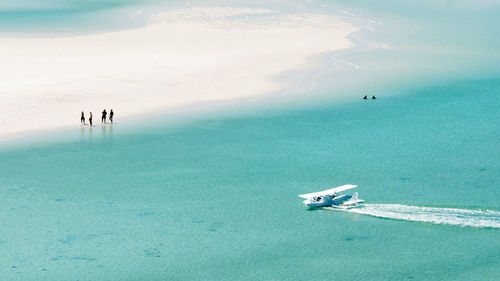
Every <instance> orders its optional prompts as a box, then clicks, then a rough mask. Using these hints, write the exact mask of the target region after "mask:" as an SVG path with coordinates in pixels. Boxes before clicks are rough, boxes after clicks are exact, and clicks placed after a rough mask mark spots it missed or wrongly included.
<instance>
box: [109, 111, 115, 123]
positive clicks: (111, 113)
mask: <svg viewBox="0 0 500 281" xmlns="http://www.w3.org/2000/svg"><path fill="white" fill-rule="evenodd" d="M113 115H115V113H114V112H113V109H111V111H109V121H110V122H111V124H113Z"/></svg>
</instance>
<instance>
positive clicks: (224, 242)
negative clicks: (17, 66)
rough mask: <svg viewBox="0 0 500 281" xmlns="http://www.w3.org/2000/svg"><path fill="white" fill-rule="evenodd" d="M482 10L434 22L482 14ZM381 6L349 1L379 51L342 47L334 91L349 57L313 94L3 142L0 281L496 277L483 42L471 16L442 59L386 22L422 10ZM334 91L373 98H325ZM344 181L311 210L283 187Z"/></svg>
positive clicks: (491, 113) (495, 151)
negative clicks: (343, 188) (238, 109)
mask: <svg viewBox="0 0 500 281" xmlns="http://www.w3.org/2000/svg"><path fill="white" fill-rule="evenodd" d="M49 2H50V1H47V2H46V3H49ZM448 2H449V3H451V4H450V5H451V6H450V5H448V6H450V7H448V6H446V7H445V8H446V9H462V10H459V11H458V12H456V13H458V14H460V13H462V12H463V11H464V10H465V8H464V7H462V6H463V3H462V2H457V3H455V2H453V1H448ZM21 3H23V2H21ZM26 3H28V4H29V1H26ZM40 3H42V2H40ZM54 3H56V1H54V2H51V4H54ZM61 3H62V2H61ZM116 3H118V2H116ZM321 3H323V2H321ZM321 3H320V4H321ZM398 3H399V2H398ZM28 4H27V5H28ZM323 4H325V5H330V6H328V7H329V9H334V8H336V7H337V6H338V7H344V6H345V5H347V4H343V3H342V2H341V1H340V2H337V3H334V4H332V3H329V2H324V3H323ZM410 4H411V3H409V4H408V5H410ZM136 5H140V3H139V4H136ZM318 5H319V4H318ZM371 5H373V4H371ZM491 5H492V6H491V7H479V8H477V9H478V10H477V11H476V10H471V11H470V12H471V13H472V14H471V15H470V18H466V19H464V18H456V19H455V18H454V14H451V15H448V17H446V18H445V19H446V21H445V22H446V24H447V25H446V26H445V27H442V28H444V29H448V28H450V26H451V25H452V23H453V21H455V22H456V23H457V26H459V27H460V26H463V23H462V21H464V20H472V21H473V20H475V19H477V20H478V22H475V23H474V24H473V25H479V24H480V23H489V22H491V23H494V22H495V21H494V20H492V19H491V18H489V17H488V15H489V12H488V9H490V10H495V9H498V5H497V4H495V2H491ZM0 7H1V6H0ZM319 7H321V6H319ZM391 7H393V9H395V10H396V11H395V10H391V9H389V8H388V7H386V8H383V7H378V8H374V7H370V6H369V4H368V3H363V2H357V3H355V4H353V8H352V10H353V11H365V13H366V15H372V16H373V17H375V18H377V17H378V18H380V19H385V21H386V23H387V27H386V29H384V27H379V28H378V30H382V31H380V32H381V33H380V34H381V36H382V37H380V38H382V39H384V38H385V37H384V36H383V30H394V32H395V34H396V35H394V36H393V37H391V39H387V38H388V37H387V38H385V39H387V41H386V42H388V43H390V45H391V46H392V49H384V50H375V51H373V52H372V54H375V55H376V56H373V57H371V56H370V55H369V54H368V53H363V54H364V55H360V54H361V52H362V50H353V51H352V52H346V53H344V54H343V55H344V57H343V58H344V59H349V60H350V61H352V62H355V63H356V64H358V65H360V66H361V68H360V69H361V70H360V71H359V74H356V75H358V76H355V77H356V78H357V79H360V80H359V83H358V84H356V85H354V84H349V85H348V84H347V82H346V84H343V85H341V86H338V85H337V86H336V85H334V84H335V83H334V82H332V81H335V78H332V77H342V75H345V76H346V77H347V76H349V75H348V74H349V73H353V72H354V70H349V68H346V70H345V72H343V73H344V74H331V75H333V76H328V74H325V75H326V76H324V77H323V78H322V80H321V81H323V82H324V83H323V84H322V85H323V86H322V87H320V88H319V89H318V90H317V91H318V95H317V96H315V98H317V100H318V101H321V102H315V101H309V102H308V103H306V104H304V105H302V106H300V105H297V104H296V103H295V104H293V105H291V106H289V107H285V108H283V107H280V108H278V107H276V109H275V110H273V107H272V106H268V107H266V108H265V109H264V110H262V111H261V112H259V111H258V110H256V111H254V112H252V113H250V112H249V113H248V114H238V115H236V114H224V115H217V114H214V115H213V116H211V117H208V116H210V114H208V115H206V116H205V117H200V118H195V119H194V120H191V121H189V122H184V123H180V124H172V122H171V121H170V120H169V118H168V117H167V116H164V117H158V118H157V119H156V120H155V121H154V123H151V124H147V126H144V127H141V126H138V125H137V124H135V125H131V124H127V123H125V122H123V123H122V122H120V121H119V118H117V121H118V123H117V124H114V125H109V124H108V125H105V126H101V125H100V124H99V125H98V126H96V127H94V128H92V129H90V128H88V127H84V128H80V127H78V128H76V129H69V130H68V131H67V132H65V133H64V134H58V137H57V138H56V137H54V138H52V139H49V140H44V141H42V142H39V143H37V142H36V141H32V142H29V143H19V144H17V145H12V144H3V145H2V146H1V147H0V252H1V253H2V254H1V255H0V279H2V280H193V279H198V280H305V279H316V280H337V279H342V280H410V279H411V280H497V279H498V276H499V275H500V203H499V202H500V186H499V182H500V149H499V148H500V115H499V110H498V105H499V104H500V103H499V100H500V79H499V77H498V76H499V75H498V72H495V71H494V70H496V69H497V68H498V61H497V59H498V53H496V52H495V48H494V46H498V45H495V44H496V43H497V41H496V40H498V38H497V39H492V38H489V37H488V36H487V35H491V34H489V33H487V30H488V29H489V28H490V26H487V27H485V30H482V31H481V32H484V33H485V34H483V35H481V34H474V35H473V36H477V37H478V40H477V41H474V42H472V41H470V42H469V41H468V45H467V44H464V45H463V46H461V47H462V48H461V49H459V50H458V49H455V51H456V52H455V53H450V52H451V51H450V50H451V49H449V48H451V47H450V46H451V45H452V44H448V43H449V42H447V41H446V40H443V39H442V38H439V39H438V35H439V34H441V35H442V34H443V33H440V32H442V31H443V30H440V31H439V32H437V34H433V33H432V32H427V33H426V32H423V31H418V32H417V31H414V32H415V33H414V34H419V35H420V36H423V37H422V38H425V40H427V41H426V42H428V44H429V45H428V49H426V48H424V46H423V45H424V44H423V43H422V42H423V41H421V40H418V38H410V39H408V38H403V39H402V38H401V37H398V36H399V35H398V34H401V33H398V32H397V31H396V30H398V29H400V30H403V28H402V27H401V26H398V27H397V26H395V25H393V24H391V22H397V21H398V19H399V18H398V17H401V18H404V20H402V21H403V22H404V23H405V24H408V25H407V26H406V27H408V26H410V22H411V23H414V22H419V21H422V22H423V25H427V26H439V25H438V24H437V23H436V21H437V19H435V18H433V17H432V16H431V13H432V12H435V11H436V10H435V9H434V8H433V7H432V5H430V4H429V5H428V6H425V7H427V9H424V10H423V11H422V12H421V13H415V14H412V12H411V9H409V8H407V6H404V7H403V6H391ZM4 9H6V8H5V7H4ZM89 9H90V8H89ZM109 9H113V8H109ZM116 9H118V8H116ZM316 9H319V8H317V7H316ZM446 9H444V12H441V14H446V13H447V12H446V11H448V10H446ZM454 11H457V10H454ZM476 12H477V13H476ZM425 13H427V14H425ZM424 14H425V17H424ZM422 18H425V21H424V20H423V19H422ZM16 20H17V19H16ZM0 21H1V20H0ZM11 22H12V21H11ZM485 26H486V25H485ZM416 29H417V28H416ZM449 32H450V34H451V35H450V38H451V39H450V40H451V41H453V40H456V39H457V38H458V34H459V31H457V30H455V29H450V31H449ZM365 35H366V36H368V37H370V36H374V34H372V35H370V34H368V33H365ZM386 35H387V34H386ZM433 36H434V37H435V40H434V41H432V40H431V39H432V38H433ZM470 36H472V35H467V36H466V37H467V38H469V39H470V38H471V37H470ZM380 38H379V39H380ZM382 41H383V40H382ZM412 42H413V43H415V44H416V45H415V44H413V43H412ZM364 44H366V43H364ZM412 44H413V45H412ZM410 45H411V46H417V47H411V46H410ZM476 45H477V46H476ZM492 46H493V47H492ZM483 47H484V48H483ZM412 48H413V49H412ZM481 48H483V49H484V50H485V51H484V52H481V50H482V49H481ZM391 50H392V51H391ZM411 50H414V51H415V53H409V52H410V51H411ZM440 51H441V52H442V55H441V56H439V52H440ZM363 52H364V51H363ZM356 54H358V55H359V56H356ZM410 54H414V56H415V57H414V56H413V55H410ZM486 54H487V55H486ZM428 56H430V58H431V59H429V57H428ZM425 58H427V60H426V59H425ZM428 60H429V61H428ZM378 62H380V64H378ZM395 62H404V63H400V64H397V63H395ZM412 62H413V63H414V65H413V66H414V67H412V64H411V63H412ZM377 65H378V66H379V67H380V71H379V72H376V71H375V70H376V69H377ZM437 65H440V67H437ZM481 65H482V66H483V67H480V66H481ZM363 66H365V67H364V68H363ZM363 69H366V70H363ZM403 69H407V71H406V72H403V71H402V70H403ZM369 70H372V71H373V72H372V73H376V75H375V74H374V75H369V74H370V72H369ZM391 71H392V72H391ZM381 72H382V73H384V74H385V75H382V73H381ZM336 75H338V76H336ZM350 77H352V76H350ZM391 77H393V81H391V79H392V78H391ZM352 79H353V80H354V78H352ZM343 81H346V80H343ZM389 85H392V86H389ZM394 85H397V87H396V86H394ZM344 90H356V91H358V92H359V93H360V94H361V93H365V92H366V93H368V94H370V93H372V92H371V90H373V91H376V92H373V93H376V94H377V96H378V97H379V98H378V99H376V100H362V99H361V98H359V99H356V100H349V101H344V102H337V101H335V100H330V98H329V95H328V94H329V93H333V92H339V91H344ZM280 98H283V99H285V97H279V96H278V97H275V98H274V102H276V100H279V99H280ZM319 103H322V104H321V105H318V104H319ZM158 119H159V120H158ZM347 183H351V184H357V185H358V186H359V188H358V189H357V191H358V192H359V194H360V198H361V199H364V200H366V204H365V206H364V207H362V208H358V209H352V210H350V211H335V210H329V209H323V210H312V211H311V210H307V209H306V208H305V206H303V205H302V203H301V198H299V197H297V195H298V194H302V193H306V192H313V191H317V190H320V189H322V188H329V187H333V186H336V185H342V184H347Z"/></svg>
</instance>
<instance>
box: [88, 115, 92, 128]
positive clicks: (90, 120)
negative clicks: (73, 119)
mask: <svg viewBox="0 0 500 281" xmlns="http://www.w3.org/2000/svg"><path fill="white" fill-rule="evenodd" d="M89 123H90V127H92V112H90V117H89Z"/></svg>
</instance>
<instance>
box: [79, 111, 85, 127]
mask: <svg viewBox="0 0 500 281" xmlns="http://www.w3.org/2000/svg"><path fill="white" fill-rule="evenodd" d="M80 123H82V124H83V125H85V113H83V111H82V117H80Z"/></svg>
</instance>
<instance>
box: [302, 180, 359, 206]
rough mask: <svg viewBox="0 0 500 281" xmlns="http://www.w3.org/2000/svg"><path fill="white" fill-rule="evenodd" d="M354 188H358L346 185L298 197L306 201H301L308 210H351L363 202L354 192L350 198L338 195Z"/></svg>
mask: <svg viewBox="0 0 500 281" xmlns="http://www.w3.org/2000/svg"><path fill="white" fill-rule="evenodd" d="M356 187H358V186H357V185H353V184H346V185H342V186H338V187H335V188H331V189H327V190H323V191H319V192H313V193H307V194H301V195H299V197H302V198H304V199H306V200H304V201H303V203H304V205H306V206H308V207H309V208H318V207H334V208H352V207H356V206H358V204H359V203H362V202H364V200H361V199H358V193H357V192H354V193H353V194H352V196H351V195H346V194H338V193H339V192H342V191H345V190H349V189H353V188H356Z"/></svg>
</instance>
